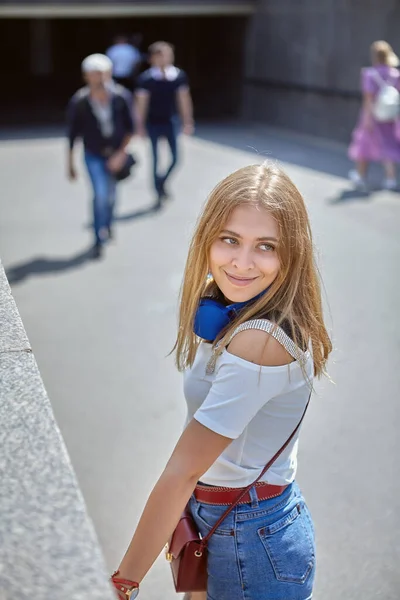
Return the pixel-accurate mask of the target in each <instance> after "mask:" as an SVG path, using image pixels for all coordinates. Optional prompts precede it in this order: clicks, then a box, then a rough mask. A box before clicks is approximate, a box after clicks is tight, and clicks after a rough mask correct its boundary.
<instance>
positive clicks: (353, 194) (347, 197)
mask: <svg viewBox="0 0 400 600" xmlns="http://www.w3.org/2000/svg"><path fill="white" fill-rule="evenodd" d="M371 191H372V190H371ZM371 197H372V194H371V192H361V191H360V190H343V191H342V192H340V194H339V195H338V196H335V197H334V198H329V199H328V204H340V203H342V202H349V201H351V200H371Z"/></svg>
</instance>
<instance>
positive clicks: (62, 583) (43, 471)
mask: <svg viewBox="0 0 400 600" xmlns="http://www.w3.org/2000/svg"><path fill="white" fill-rule="evenodd" d="M0 303H1V310H0V421H1V428H0V448H1V452H0V481H1V485H0V514H1V518H0V598H1V600H13V599H14V598H21V599H26V600H28V599H29V600H32V599H33V598H34V599H35V600H53V599H54V598H57V600H58V599H60V600H61V599H63V600H64V599H65V600H72V599H74V600H84V599H87V598H89V597H90V598H96V599H98V600H106V599H107V598H109V599H110V600H111V598H112V597H113V594H112V592H111V590H110V588H109V584H108V582H107V575H106V569H105V565H104V561H103V557H102V555H101V551H100V548H99V545H98V542H97V539H96V535H95V533H94V529H93V525H92V523H91V521H90V519H89V517H88V515H87V512H86V507H85V504H84V501H83V498H82V495H81V493H80V491H79V488H78V485H77V481H76V478H75V475H74V473H73V470H72V467H71V463H70V460H69V457H68V454H67V452H66V449H65V446H64V442H63V440H62V437H61V434H60V431H59V429H58V426H57V424H56V422H55V419H54V416H53V412H52V409H51V406H50V402H49V399H48V397H47V394H46V391H45V389H44V387H43V382H42V380H41V377H40V374H39V371H38V368H37V364H36V361H35V358H34V356H33V354H32V353H31V352H30V350H29V348H30V347H29V342H28V339H27V336H26V334H25V332H24V329H23V326H22V323H21V320H20V317H19V314H18V311H17V309H16V307H15V304H14V302H13V299H12V297H11V293H10V289H9V286H8V284H7V282H6V279H5V276H4V271H3V269H2V268H1V266H0Z"/></svg>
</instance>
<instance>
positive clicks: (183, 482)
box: [119, 420, 232, 583]
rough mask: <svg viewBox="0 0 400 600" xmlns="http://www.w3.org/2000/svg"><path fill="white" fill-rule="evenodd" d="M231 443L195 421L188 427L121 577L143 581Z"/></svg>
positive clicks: (148, 507)
mask: <svg viewBox="0 0 400 600" xmlns="http://www.w3.org/2000/svg"><path fill="white" fill-rule="evenodd" d="M231 441H232V440H231V439H229V438H226V437H223V436H221V435H219V434H217V433H214V432H213V431H211V430H210V429H207V428H206V427H204V426H203V425H201V424H200V423H198V422H197V421H195V420H192V421H191V422H190V423H189V425H188V426H187V428H186V429H185V431H184V432H183V434H182V436H181V438H180V440H179V441H178V444H177V445H176V448H175V450H174V452H173V454H172V456H171V458H170V460H169V461H168V464H167V466H166V468H165V470H164V472H163V474H162V475H161V477H160V479H159V480H158V482H157V484H156V485H155V487H154V489H153V491H152V493H151V494H150V497H149V499H148V501H147V504H146V506H145V509H144V511H143V514H142V517H141V519H140V521H139V524H138V527H137V529H136V532H135V534H134V536H133V538H132V541H131V543H130V545H129V547H128V550H127V551H126V554H125V556H124V558H123V560H122V562H121V565H120V567H119V571H120V575H119V577H123V578H126V579H130V580H131V581H136V582H138V583H140V582H141V581H142V579H143V578H144V576H145V575H146V573H147V572H148V570H149V569H150V567H151V566H152V564H153V563H154V561H155V560H156V558H157V557H158V555H159V554H160V552H161V551H162V549H163V547H164V546H165V544H166V543H167V542H168V540H169V539H170V537H171V536H172V533H173V532H174V529H175V527H176V525H177V523H178V521H179V519H180V517H181V514H182V513H183V511H184V508H185V506H186V504H187V503H188V501H189V498H190V496H191V495H192V493H193V490H194V488H195V487H196V484H197V482H198V480H199V479H200V477H201V476H202V475H203V473H205V472H206V471H207V470H208V469H209V467H210V466H211V465H212V464H213V463H214V462H215V460H216V459H217V458H218V456H219V455H220V454H221V453H222V452H223V451H224V450H225V448H226V447H227V446H229V444H230V443H231Z"/></svg>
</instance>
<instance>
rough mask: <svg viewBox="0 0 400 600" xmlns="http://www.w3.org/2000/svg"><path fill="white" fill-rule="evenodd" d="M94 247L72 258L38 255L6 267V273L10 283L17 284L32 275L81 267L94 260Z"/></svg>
mask: <svg viewBox="0 0 400 600" xmlns="http://www.w3.org/2000/svg"><path fill="white" fill-rule="evenodd" d="M93 259H94V255H93V247H90V248H88V249H87V250H84V251H83V252H80V253H79V254H76V255H75V256H72V257H71V258H46V257H38V258H33V259H31V260H28V261H27V262H25V263H20V264H17V265H15V266H11V267H8V268H6V275H7V278H8V281H9V284H10V285H16V284H18V283H20V282H21V281H24V280H25V279H27V278H28V277H30V276H31V275H44V274H46V273H58V272H60V271H68V270H69V269H75V268H77V267H80V266H81V265H83V264H84V263H85V262H87V261H89V260H93Z"/></svg>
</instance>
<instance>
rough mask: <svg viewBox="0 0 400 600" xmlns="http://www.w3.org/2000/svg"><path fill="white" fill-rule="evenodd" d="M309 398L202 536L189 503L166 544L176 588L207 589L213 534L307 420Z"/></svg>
mask: <svg viewBox="0 0 400 600" xmlns="http://www.w3.org/2000/svg"><path fill="white" fill-rule="evenodd" d="M310 398H311V394H310V397H309V398H308V402H307V405H306V407H305V409H304V412H303V414H302V416H301V419H300V421H299V423H298V424H297V426H296V428H295V429H294V430H293V432H292V433H291V434H290V436H289V437H288V439H287V440H286V442H285V443H284V444H283V446H282V447H281V448H280V449H279V450H278V452H277V453H276V454H275V455H274V456H273V457H272V458H271V460H270V461H269V462H268V464H266V465H265V467H264V468H263V470H262V471H261V473H260V475H259V476H258V477H257V479H256V480H255V481H253V482H252V483H251V484H250V485H248V486H247V487H246V488H243V489H242V490H240V494H239V495H238V497H237V498H236V500H235V501H234V502H233V503H232V504H231V505H230V506H229V507H228V508H227V510H226V511H225V512H224V514H223V515H222V516H221V517H220V518H219V519H218V521H217V522H216V523H215V525H214V526H213V527H212V529H211V530H210V531H209V533H208V534H207V535H206V536H205V537H204V538H202V537H201V536H200V534H199V531H198V529H197V526H196V523H195V520H194V519H193V516H192V513H191V511H190V508H189V506H187V507H186V508H185V510H184V512H183V514H182V516H181V518H180V519H179V522H178V525H177V526H176V528H175V531H174V533H173V534H172V537H171V541H170V543H169V544H167V546H166V559H167V561H168V562H169V563H170V565H171V571H172V578H173V581H174V585H175V590H176V591H177V592H178V593H180V592H205V591H206V590H207V545H208V542H209V540H210V538H211V536H212V535H213V534H214V533H215V531H216V530H217V529H218V527H219V526H220V525H221V523H222V522H223V521H224V520H225V519H226V517H227V516H228V515H229V513H230V512H231V511H232V510H233V509H234V508H235V507H236V506H237V505H238V504H239V502H240V501H241V500H242V498H244V496H245V495H246V494H247V493H248V492H249V491H250V489H251V488H252V487H253V486H254V485H255V484H256V483H257V482H258V481H259V480H260V479H261V478H262V477H263V476H264V475H265V473H266V472H267V471H268V469H270V468H271V467H272V465H273V464H274V462H275V461H276V460H277V459H278V458H279V456H280V455H281V454H282V452H283V451H284V450H285V448H286V447H287V446H288V445H289V444H290V442H291V441H292V439H293V437H294V436H295V435H296V433H297V431H298V430H299V428H300V425H301V424H302V422H303V419H304V417H305V414H306V412H307V408H308V405H309V403H310Z"/></svg>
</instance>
